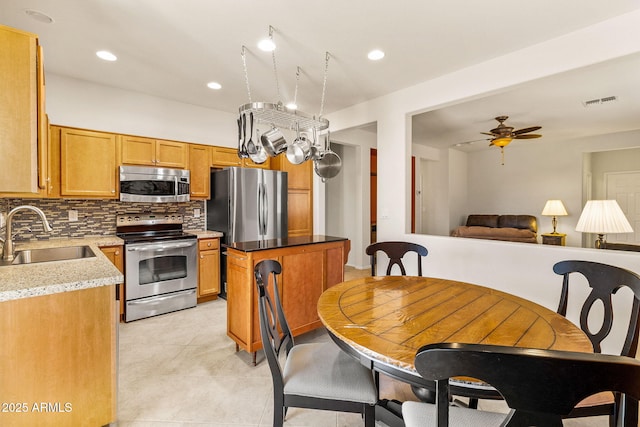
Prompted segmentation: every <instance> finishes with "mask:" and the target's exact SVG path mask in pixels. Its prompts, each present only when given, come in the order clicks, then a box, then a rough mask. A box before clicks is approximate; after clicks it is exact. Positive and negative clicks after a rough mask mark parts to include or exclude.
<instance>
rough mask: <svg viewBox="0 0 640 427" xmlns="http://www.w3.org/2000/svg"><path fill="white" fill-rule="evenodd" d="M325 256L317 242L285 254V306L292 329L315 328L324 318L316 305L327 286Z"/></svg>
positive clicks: (283, 280)
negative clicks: (319, 315) (301, 249)
mask: <svg viewBox="0 0 640 427" xmlns="http://www.w3.org/2000/svg"><path fill="white" fill-rule="evenodd" d="M324 258H325V254H324V252H323V251H322V250H316V248H314V247H313V246H307V247H306V248H305V251H304V252H300V253H294V254H289V255H285V256H283V257H282V261H281V262H282V277H281V278H280V280H281V282H282V288H283V289H282V291H281V292H282V308H283V310H284V312H285V313H286V316H287V322H288V323H289V327H290V328H291V330H292V331H293V330H298V331H301V330H311V329H313V328H315V327H316V324H317V323H318V322H319V320H320V318H319V317H318V312H317V310H316V306H317V305H318V299H319V298H320V295H321V294H322V291H323V290H324V280H325V278H324V274H323V273H324V268H325V260H324ZM302 283H304V292H301V287H302V285H301V284H302ZM298 333H300V332H298Z"/></svg>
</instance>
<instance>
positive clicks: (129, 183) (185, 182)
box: [120, 166, 191, 203]
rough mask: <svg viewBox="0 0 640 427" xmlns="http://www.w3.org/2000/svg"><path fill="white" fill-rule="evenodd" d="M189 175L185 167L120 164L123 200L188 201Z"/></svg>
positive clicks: (151, 201)
mask: <svg viewBox="0 0 640 427" xmlns="http://www.w3.org/2000/svg"><path fill="white" fill-rule="evenodd" d="M190 191H191V190H190V175H189V171H188V170H185V169H169V168H154V167H145V166H120V200H121V201H123V202H147V203H170V202H188V201H189V194H190Z"/></svg>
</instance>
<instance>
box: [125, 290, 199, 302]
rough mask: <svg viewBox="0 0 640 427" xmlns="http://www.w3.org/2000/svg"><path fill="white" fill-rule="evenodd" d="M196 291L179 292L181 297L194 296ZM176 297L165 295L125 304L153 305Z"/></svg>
mask: <svg viewBox="0 0 640 427" xmlns="http://www.w3.org/2000/svg"><path fill="white" fill-rule="evenodd" d="M195 293H196V291H195V290H193V291H189V292H181V295H191V294H195ZM175 297H176V295H167V296H164V297H156V298H153V299H147V300H142V301H128V302H127V304H129V305H145V304H155V303H158V302H160V301H165V300H168V299H171V298H175Z"/></svg>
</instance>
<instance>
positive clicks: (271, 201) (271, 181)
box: [260, 170, 288, 239]
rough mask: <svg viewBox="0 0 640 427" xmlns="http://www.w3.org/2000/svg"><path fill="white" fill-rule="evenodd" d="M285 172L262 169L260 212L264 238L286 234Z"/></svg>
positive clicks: (273, 237)
mask: <svg viewBox="0 0 640 427" xmlns="http://www.w3.org/2000/svg"><path fill="white" fill-rule="evenodd" d="M287 178H288V176H287V174H285V173H282V172H278V171H267V170H265V171H262V191H261V193H262V200H261V207H260V209H261V212H262V221H263V223H264V224H263V225H264V228H263V231H264V236H263V238H264V239H278V238H282V237H286V236H287V215H288V214H287Z"/></svg>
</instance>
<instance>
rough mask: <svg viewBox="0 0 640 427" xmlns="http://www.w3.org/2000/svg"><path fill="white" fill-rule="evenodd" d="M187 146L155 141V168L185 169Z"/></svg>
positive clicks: (180, 143)
mask: <svg viewBox="0 0 640 427" xmlns="http://www.w3.org/2000/svg"><path fill="white" fill-rule="evenodd" d="M187 146H188V144H185V143H184V142H176V141H165V140H162V139H159V140H157V141H156V166H161V167H163V168H177V169H185V168H186V167H187V156H188V152H189V151H188V148H187Z"/></svg>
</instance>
